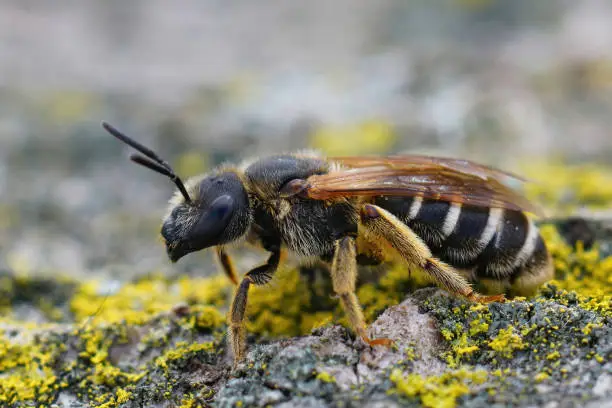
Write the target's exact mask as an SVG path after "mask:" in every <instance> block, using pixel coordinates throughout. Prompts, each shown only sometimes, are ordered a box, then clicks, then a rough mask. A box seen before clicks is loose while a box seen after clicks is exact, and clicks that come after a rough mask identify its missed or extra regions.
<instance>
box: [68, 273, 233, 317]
mask: <svg viewBox="0 0 612 408" xmlns="http://www.w3.org/2000/svg"><path fill="white" fill-rule="evenodd" d="M229 288H230V283H229V280H228V279H227V278H226V277H224V276H216V277H212V278H197V279H190V278H181V279H179V280H177V281H169V280H167V279H164V278H163V277H160V276H153V277H151V278H149V279H143V280H140V281H138V282H134V283H129V284H126V285H124V286H122V287H121V288H120V289H119V290H118V291H117V292H116V293H111V294H109V293H104V291H103V290H102V289H101V287H100V284H99V283H97V282H94V281H92V282H86V283H84V284H83V285H81V286H80V288H79V289H78V290H77V292H76V294H75V296H74V297H73V298H72V300H71V302H70V307H71V310H72V312H73V313H74V315H75V318H76V320H77V321H80V320H83V321H87V322H88V323H94V322H105V323H116V322H126V323H131V324H142V323H144V322H146V321H147V320H148V319H150V318H151V317H152V316H154V315H156V314H159V313H161V312H168V311H170V310H172V308H173V307H174V306H176V305H178V304H181V303H185V302H187V303H188V304H198V305H207V304H209V305H216V306H219V305H223V304H224V303H225V302H226V299H227V296H228V294H229ZM217 321H218V319H217Z"/></svg>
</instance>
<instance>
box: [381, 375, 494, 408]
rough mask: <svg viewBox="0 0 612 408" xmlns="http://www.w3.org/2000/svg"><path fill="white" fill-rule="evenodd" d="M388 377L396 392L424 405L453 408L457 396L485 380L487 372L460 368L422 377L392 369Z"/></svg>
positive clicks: (464, 393) (455, 404)
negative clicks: (415, 399)
mask: <svg viewBox="0 0 612 408" xmlns="http://www.w3.org/2000/svg"><path fill="white" fill-rule="evenodd" d="M390 378H391V381H393V383H395V387H396V388H395V390H396V392H399V393H400V394H402V395H404V396H407V397H410V398H418V400H419V402H420V403H421V404H422V405H423V406H424V407H428V408H453V407H456V406H457V398H459V397H461V396H463V395H466V394H469V393H470V387H471V386H477V385H482V384H484V383H485V382H486V380H487V372H486V371H484V370H476V371H469V370H467V369H465V368H462V369H460V370H456V371H448V372H446V373H444V374H442V375H439V376H430V377H423V376H421V375H418V374H409V375H407V376H404V375H403V374H402V372H401V371H400V370H399V369H394V370H393V371H392V372H391V377H390Z"/></svg>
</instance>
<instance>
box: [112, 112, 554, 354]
mask: <svg viewBox="0 0 612 408" xmlns="http://www.w3.org/2000/svg"><path fill="white" fill-rule="evenodd" d="M102 125H103V127H104V128H105V129H106V130H107V131H108V132H109V133H111V134H112V135H113V136H115V137H116V138H118V139H119V140H121V141H123V142H124V143H126V144H128V145H130V146H131V147H133V148H135V149H136V150H138V151H139V152H140V153H142V155H140V154H134V155H132V156H131V159H132V160H133V161H134V162H136V163H138V164H140V165H143V166H145V167H148V168H149V169H151V170H154V171H156V172H158V173H161V174H163V175H165V176H167V177H169V178H170V179H171V180H172V181H173V182H174V183H175V184H176V186H177V187H178V190H179V191H178V192H177V194H175V196H174V197H173V198H172V199H171V200H170V207H169V209H168V213H167V214H166V216H165V218H164V221H163V226H162V230H161V234H162V236H163V238H164V240H165V243H166V251H167V253H168V257H169V258H170V260H171V261H172V262H176V261H178V260H179V259H180V258H181V257H183V256H185V255H187V254H188V253H190V252H194V251H199V250H201V249H204V248H208V247H215V248H216V253H217V255H218V257H219V259H220V262H221V265H222V267H223V269H224V271H225V273H226V274H227V275H228V276H229V278H230V279H231V280H232V282H234V283H235V284H236V285H238V288H237V290H236V293H235V296H234V300H233V302H232V305H231V310H230V314H229V326H230V328H229V331H230V335H231V336H230V339H231V347H232V351H233V353H234V360H235V361H236V362H237V361H239V360H241V359H242V358H243V356H244V352H245V333H244V328H243V320H244V313H245V309H246V305H247V295H248V291H249V287H250V286H251V285H263V284H265V283H267V282H269V281H270V279H271V278H272V275H273V274H274V272H275V270H276V269H277V268H278V265H279V262H280V255H281V250H283V249H285V250H288V251H290V252H292V253H294V254H296V255H297V256H301V257H308V258H312V257H317V258H320V259H322V260H323V261H325V262H328V263H330V264H331V268H330V271H331V277H332V284H333V289H334V291H335V292H336V295H337V296H338V298H339V299H340V302H341V303H342V306H343V307H344V310H345V312H346V313H347V316H348V318H349V322H350V324H351V326H352V328H353V330H354V331H355V332H356V333H357V334H358V335H359V336H360V337H361V338H362V339H363V341H365V342H366V343H368V344H370V345H389V344H391V341H390V340H388V339H370V338H369V337H368V332H367V328H366V325H365V321H364V318H363V314H362V312H361V308H360V306H359V303H358V300H357V297H356V296H355V282H356V279H357V264H358V262H364V263H365V262H367V263H370V264H371V263H380V262H383V261H398V260H399V261H401V262H405V263H407V264H410V265H412V266H414V267H418V268H420V269H422V270H423V272H425V273H426V274H427V275H429V276H430V277H431V279H432V280H433V281H434V282H436V283H437V284H438V285H439V286H440V287H442V288H443V289H445V290H447V291H448V292H450V293H451V294H454V295H457V296H462V297H464V298H467V299H469V300H472V301H475V302H490V301H503V300H504V295H503V293H509V294H511V295H527V294H531V293H533V292H534V291H535V290H536V289H537V287H538V286H539V285H541V284H542V283H544V282H545V281H547V280H549V279H550V278H551V277H552V273H553V269H552V262H551V259H550V255H549V253H548V251H547V249H546V246H545V244H544V241H543V240H542V237H541V236H540V234H539V232H538V229H537V227H536V226H535V225H534V223H533V222H532V220H531V219H530V218H529V217H527V215H526V212H537V211H536V209H535V208H534V207H533V206H532V205H531V204H530V203H529V202H528V201H527V200H526V199H525V198H524V197H522V196H521V195H520V194H518V193H517V192H515V191H513V190H512V189H510V188H509V187H507V186H506V185H504V184H503V183H502V180H503V179H505V178H508V177H513V178H516V176H513V175H511V174H509V173H506V172H503V171H501V170H497V169H494V168H491V167H487V166H483V165H480V164H477V163H474V162H470V161H466V160H457V159H447V158H438V157H428V156H414V155H405V156H389V157H380V158H377V157H340V158H327V159H326V158H323V157H320V156H317V155H315V154H312V153H297V154H284V155H275V156H269V157H264V158H260V159H257V160H255V161H251V162H249V163H245V164H243V165H241V166H236V167H232V166H223V167H220V168H218V169H215V170H213V171H211V172H210V173H208V174H206V175H203V176H200V177H196V178H194V179H191V180H189V181H188V182H187V183H186V184H184V183H183V182H182V181H181V179H180V178H179V177H178V176H177V175H176V174H175V173H174V171H173V170H172V168H171V167H170V166H169V165H168V163H166V162H165V161H164V160H162V159H161V158H160V157H159V156H158V155H157V154H155V153H154V152H153V151H152V150H150V149H148V148H146V147H145V146H143V145H141V144H139V143H138V142H136V141H134V140H133V139H131V138H129V137H128V136H126V135H124V134H123V133H121V132H119V131H118V130H117V129H115V128H114V127H112V126H111V125H109V124H108V123H105V122H103V123H102ZM243 238H246V239H248V240H249V241H250V242H254V243H258V244H260V245H261V247H263V248H264V249H265V250H266V251H268V252H269V253H270V256H269V258H268V260H267V262H266V263H265V264H263V265H261V266H258V267H256V268H254V269H252V270H250V271H248V272H247V273H246V274H245V275H244V277H243V278H242V280H241V281H240V283H238V279H237V274H236V272H235V270H234V268H233V266H232V262H231V259H230V257H229V256H228V254H227V252H226V249H225V245H226V244H229V243H232V242H235V241H238V240H241V239H243ZM470 282H478V283H482V284H484V285H485V287H488V288H492V290H493V291H495V292H496V293H499V294H498V295H494V296H484V295H481V294H478V293H476V292H475V291H474V290H473V289H472V287H471V286H470Z"/></svg>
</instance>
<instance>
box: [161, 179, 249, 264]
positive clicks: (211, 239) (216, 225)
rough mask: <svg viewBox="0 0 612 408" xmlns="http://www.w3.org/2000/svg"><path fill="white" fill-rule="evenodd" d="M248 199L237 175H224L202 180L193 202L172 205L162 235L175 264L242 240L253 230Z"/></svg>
mask: <svg viewBox="0 0 612 408" xmlns="http://www.w3.org/2000/svg"><path fill="white" fill-rule="evenodd" d="M250 219H251V211H250V208H249V200H248V195H247V193H246V191H245V189H244V186H243V185H242V182H241V180H240V179H239V178H238V176H237V175H236V174H235V173H232V172H223V173H218V174H212V175H208V176H206V177H204V178H203V179H201V180H200V181H199V182H198V183H197V184H196V185H195V186H194V190H193V192H192V200H191V201H190V202H185V201H184V200H181V201H180V202H179V203H175V204H173V205H172V208H171V210H170V212H169V214H168V215H167V216H166V218H165V220H164V222H163V225H162V229H161V234H162V236H163V238H164V240H165V241H166V252H167V253H168V257H169V258H170V260H171V261H172V262H176V261H178V260H179V259H180V258H182V257H183V256H185V255H187V254H189V253H191V252H194V251H199V250H201V249H204V248H208V247H211V246H214V245H221V244H225V243H228V242H231V241H235V240H237V239H239V238H240V237H241V236H242V235H244V234H245V233H246V231H247V230H248V228H249V225H250Z"/></svg>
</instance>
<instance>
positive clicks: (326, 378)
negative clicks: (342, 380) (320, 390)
mask: <svg viewBox="0 0 612 408" xmlns="http://www.w3.org/2000/svg"><path fill="white" fill-rule="evenodd" d="M317 380H319V381H323V382H326V383H333V382H336V379H335V378H334V376H333V375H331V374H330V373H328V372H325V371H321V372H319V373H318V374H317Z"/></svg>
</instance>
